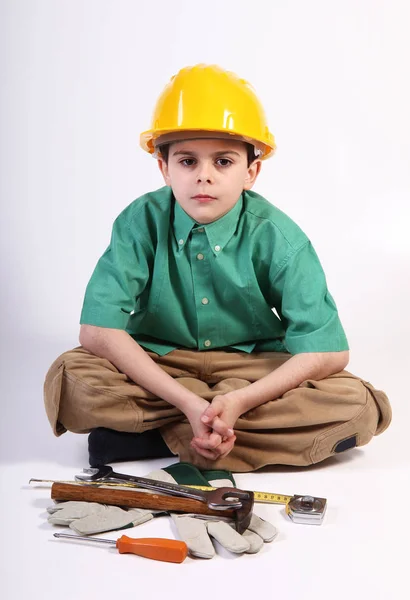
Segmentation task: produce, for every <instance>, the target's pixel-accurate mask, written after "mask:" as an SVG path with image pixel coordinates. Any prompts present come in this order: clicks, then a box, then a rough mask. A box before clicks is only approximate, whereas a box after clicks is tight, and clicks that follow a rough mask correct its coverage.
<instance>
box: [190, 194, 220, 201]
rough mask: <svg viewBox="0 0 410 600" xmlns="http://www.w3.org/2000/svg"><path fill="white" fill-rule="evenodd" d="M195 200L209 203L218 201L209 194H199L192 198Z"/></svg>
mask: <svg viewBox="0 0 410 600" xmlns="http://www.w3.org/2000/svg"><path fill="white" fill-rule="evenodd" d="M192 198H193V200H199V202H209V201H210V200H216V198H215V197H214V196H208V194H197V195H196V196H192Z"/></svg>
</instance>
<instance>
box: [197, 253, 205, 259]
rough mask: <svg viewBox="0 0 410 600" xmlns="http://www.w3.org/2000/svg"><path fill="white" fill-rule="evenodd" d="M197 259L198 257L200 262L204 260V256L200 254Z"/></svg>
mask: <svg viewBox="0 0 410 600" xmlns="http://www.w3.org/2000/svg"><path fill="white" fill-rule="evenodd" d="M196 257H197V259H198V260H203V258H204V255H203V254H201V253H199V254H197V255H196Z"/></svg>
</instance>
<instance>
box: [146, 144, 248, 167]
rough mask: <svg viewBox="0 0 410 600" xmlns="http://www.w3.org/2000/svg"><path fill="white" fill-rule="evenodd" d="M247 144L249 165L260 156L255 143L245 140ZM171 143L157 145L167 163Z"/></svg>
mask: <svg viewBox="0 0 410 600" xmlns="http://www.w3.org/2000/svg"><path fill="white" fill-rule="evenodd" d="M244 144H245V146H246V153H247V157H248V167H249V166H250V165H251V164H252V163H253V161H254V160H256V159H257V158H258V157H257V156H255V147H254V146H253V144H249V143H248V142H244ZM170 145H171V144H170V143H169V144H161V145H160V146H158V147H157V150H158V151H159V152H160V153H161V158H163V160H164V161H165V164H168V158H169V147H170Z"/></svg>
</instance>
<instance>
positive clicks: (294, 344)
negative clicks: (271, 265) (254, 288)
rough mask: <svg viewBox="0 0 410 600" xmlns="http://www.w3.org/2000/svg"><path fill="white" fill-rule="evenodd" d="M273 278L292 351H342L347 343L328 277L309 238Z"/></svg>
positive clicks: (276, 305) (286, 338) (273, 285)
mask: <svg viewBox="0 0 410 600" xmlns="http://www.w3.org/2000/svg"><path fill="white" fill-rule="evenodd" d="M273 276H274V279H273V280H272V288H273V298H274V306H275V308H276V310H277V312H278V314H279V316H280V319H281V320H282V322H283V324H284V328H285V340H284V343H285V346H286V347H287V349H288V351H289V352H290V353H291V354H299V353H302V352H341V351H343V350H348V349H349V346H348V342H347V339H346V335H345V332H344V330H343V327H342V324H341V322H340V319H339V315H338V311H337V308H336V304H335V302H334V300H333V298H332V296H331V294H330V293H329V290H328V289H327V283H326V277H325V274H324V272H323V268H322V266H321V264H320V261H319V258H318V256H317V254H316V252H315V250H314V248H313V247H312V244H311V243H310V241H308V242H306V243H305V244H304V245H303V246H302V247H301V248H299V249H298V250H297V251H296V252H294V253H293V254H292V255H291V256H290V258H289V259H288V261H287V262H286V264H285V265H284V266H283V267H282V268H281V270H280V271H279V273H277V274H274V275H273Z"/></svg>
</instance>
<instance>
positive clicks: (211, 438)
mask: <svg viewBox="0 0 410 600" xmlns="http://www.w3.org/2000/svg"><path fill="white" fill-rule="evenodd" d="M205 405H206V406H205ZM240 414H241V411H240V407H239V402H238V401H237V399H236V398H232V397H229V396H228V394H224V395H220V396H215V398H214V399H213V400H212V402H211V403H208V402H206V401H204V404H202V403H201V404H198V405H197V406H196V408H195V409H194V410H192V412H191V413H190V414H189V415H187V416H188V419H189V422H190V424H191V427H192V430H193V432H194V437H193V438H192V440H191V447H192V448H193V449H194V450H195V451H196V452H197V453H198V454H200V455H201V456H203V457H205V458H209V459H211V460H217V459H218V458H223V457H224V456H227V455H228V454H229V453H230V452H231V450H232V448H233V447H234V444H235V440H236V436H235V433H234V425H235V423H236V421H237V419H238V417H239V416H240Z"/></svg>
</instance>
